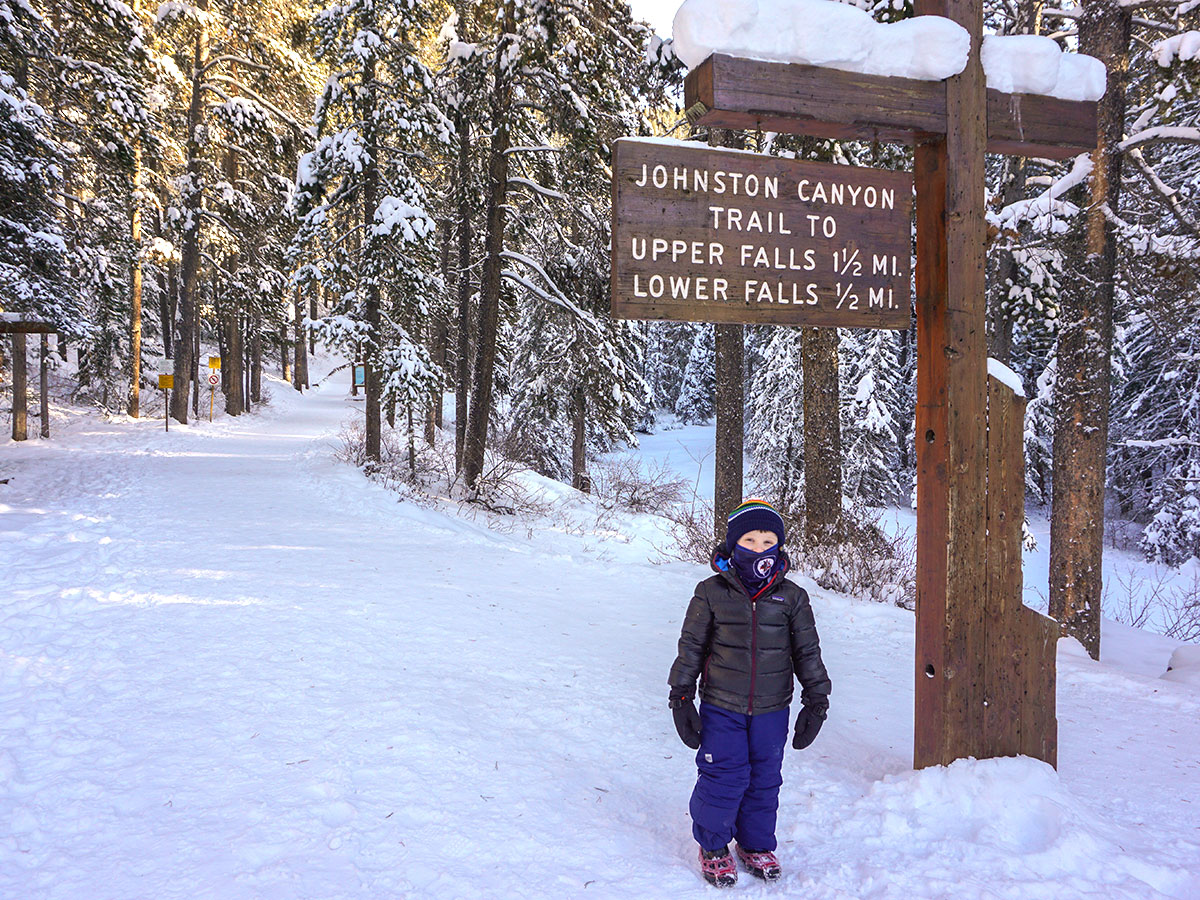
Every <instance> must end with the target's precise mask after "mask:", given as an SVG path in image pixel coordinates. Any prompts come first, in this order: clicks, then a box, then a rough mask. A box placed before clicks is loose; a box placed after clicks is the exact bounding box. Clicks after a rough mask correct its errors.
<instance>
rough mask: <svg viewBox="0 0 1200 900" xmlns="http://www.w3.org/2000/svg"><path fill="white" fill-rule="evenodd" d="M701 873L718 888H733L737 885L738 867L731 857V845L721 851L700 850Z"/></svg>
mask: <svg viewBox="0 0 1200 900" xmlns="http://www.w3.org/2000/svg"><path fill="white" fill-rule="evenodd" d="M700 871H701V872H702V873H703V874H704V880H705V881H707V882H708V883H709V884H712V885H716V886H717V887H733V886H734V885H735V884H737V866H736V865H735V864H734V862H733V857H732V856H730V855H729V845H728V844H726V845H725V846H724V847H722V848H721V849H720V850H705V849H704V848H703V847H701V848H700Z"/></svg>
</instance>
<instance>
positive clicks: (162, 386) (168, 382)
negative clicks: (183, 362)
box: [158, 375, 175, 391]
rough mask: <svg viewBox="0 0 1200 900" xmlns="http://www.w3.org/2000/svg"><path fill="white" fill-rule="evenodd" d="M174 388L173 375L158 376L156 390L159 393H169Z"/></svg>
mask: <svg viewBox="0 0 1200 900" xmlns="http://www.w3.org/2000/svg"><path fill="white" fill-rule="evenodd" d="M174 388H175V376H174V375H159V376H158V389H159V390H160V391H170V390H174Z"/></svg>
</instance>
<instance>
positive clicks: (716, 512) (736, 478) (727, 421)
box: [713, 325, 746, 541]
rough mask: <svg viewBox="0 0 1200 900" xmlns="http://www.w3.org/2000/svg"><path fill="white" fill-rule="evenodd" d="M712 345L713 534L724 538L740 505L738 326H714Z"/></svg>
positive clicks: (742, 423)
mask: <svg viewBox="0 0 1200 900" xmlns="http://www.w3.org/2000/svg"><path fill="white" fill-rule="evenodd" d="M713 328H714V333H715V342H716V357H717V359H716V394H717V396H716V419H717V439H716V451H715V453H714V454H713V467H714V470H715V472H714V477H715V484H714V491H713V533H714V537H715V539H716V540H718V541H720V540H722V539H723V538H724V537H725V526H726V523H727V521H728V519H729V514H730V513H731V512H733V510H734V509H735V508H736V507H737V505H738V504H739V503H741V502H742V468H743V461H742V442H743V438H744V436H745V409H746V400H745V388H744V384H745V379H744V378H743V377H742V369H743V366H744V356H745V344H744V343H743V329H742V326H741V325H714V326H713Z"/></svg>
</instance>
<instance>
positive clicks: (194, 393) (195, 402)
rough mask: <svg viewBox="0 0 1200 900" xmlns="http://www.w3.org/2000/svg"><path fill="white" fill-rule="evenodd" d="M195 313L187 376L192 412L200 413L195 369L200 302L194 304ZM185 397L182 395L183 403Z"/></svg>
mask: <svg viewBox="0 0 1200 900" xmlns="http://www.w3.org/2000/svg"><path fill="white" fill-rule="evenodd" d="M195 310H196V315H195V318H194V320H193V322H192V370H191V375H190V376H189V378H190V379H191V383H192V414H193V415H196V416H198V415H200V379H199V378H197V377H196V369H197V368H198V367H199V365H200V304H199V303H196V304H195ZM186 402H187V397H186V396H185V397H184V403H186Z"/></svg>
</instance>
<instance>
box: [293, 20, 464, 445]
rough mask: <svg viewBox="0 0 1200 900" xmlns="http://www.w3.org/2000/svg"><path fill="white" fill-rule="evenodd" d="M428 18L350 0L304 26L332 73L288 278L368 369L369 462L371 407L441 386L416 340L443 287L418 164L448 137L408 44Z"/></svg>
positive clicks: (304, 181) (376, 410) (417, 397)
mask: <svg viewBox="0 0 1200 900" xmlns="http://www.w3.org/2000/svg"><path fill="white" fill-rule="evenodd" d="M430 15H431V10H430V8H429V7H428V6H424V5H420V4H415V5H414V4H411V3H408V2H405V0H386V2H382V3H380V2H375V0H352V2H349V3H341V4H336V5H333V6H329V7H326V8H325V9H323V10H322V11H321V12H319V13H318V14H317V15H316V17H315V18H314V20H313V29H314V31H315V32H316V34H317V58H318V59H320V60H323V61H325V62H326V63H327V64H328V65H329V66H330V67H331V69H332V74H331V75H330V77H329V79H328V82H327V83H326V85H325V89H324V91H323V92H322V94H321V96H320V97H319V98H318V100H317V105H316V113H315V121H316V123H317V131H318V136H317V143H316V147H315V148H314V149H312V150H309V151H308V152H307V153H305V154H304V156H303V157H302V158H301V160H300V165H299V171H298V175H297V187H296V195H295V198H294V207H293V208H294V209H295V211H296V212H297V214H298V215H299V216H300V217H301V223H300V229H299V232H298V234H297V237H296V243H295V256H296V258H297V260H299V261H301V262H302V263H303V264H302V265H301V267H300V269H299V271H298V272H297V275H296V281H297V283H298V284H301V285H304V286H306V287H307V288H308V289H310V290H311V289H315V288H316V287H317V286H318V285H319V286H321V287H323V288H324V289H325V291H326V292H327V296H329V297H330V298H331V303H332V309H331V310H330V314H329V315H328V316H327V317H325V318H324V319H323V320H321V322H320V323H319V324H318V326H317V327H318V329H319V331H320V333H321V336H322V338H323V339H324V340H325V341H326V342H328V343H330V344H331V345H332V346H335V347H337V348H338V349H340V350H342V351H343V352H346V353H348V354H349V355H351V356H352V357H353V356H355V355H356V354H361V358H362V359H363V360H364V362H365V363H366V368H367V385H366V387H367V403H366V407H367V408H366V420H367V427H366V435H367V456H368V458H369V459H371V460H375V461H378V460H379V454H380V413H381V405H382V404H383V403H385V402H396V403H403V404H413V403H417V402H419V401H421V400H422V399H425V398H428V397H429V395H430V394H431V393H432V392H433V391H436V390H440V384H441V373H440V372H439V371H438V369H437V367H436V365H435V364H434V362H433V360H432V359H431V358H430V356H429V353H428V351H427V349H426V348H425V347H424V346H423V345H422V343H421V341H420V327H421V320H422V318H423V316H424V315H425V311H426V308H427V304H428V303H429V302H431V300H433V299H434V298H436V297H437V296H438V295H440V293H441V291H442V284H441V281H440V276H439V275H438V274H437V265H436V259H435V247H434V222H433V219H432V218H431V217H430V215H429V212H428V207H429V202H428V198H427V194H426V189H425V182H426V180H425V178H424V177H423V173H422V172H421V171H420V169H419V161H420V160H421V158H422V155H423V153H424V151H425V150H426V149H427V148H429V147H430V146H432V145H435V144H439V145H440V144H444V143H445V142H446V141H447V140H448V139H449V137H450V135H451V134H452V132H453V126H452V125H451V123H450V121H449V120H448V119H447V118H446V116H445V115H444V114H443V112H442V110H441V109H439V108H438V106H437V105H436V104H435V103H434V102H433V101H434V95H433V90H432V88H433V78H432V75H431V73H430V71H429V70H428V69H427V68H426V66H425V65H424V63H423V62H422V61H421V59H420V54H419V47H418V45H417V43H416V39H417V37H418V36H419V35H421V34H422V32H423V30H425V29H428V28H429V27H430V26H431V24H432V22H431V21H430Z"/></svg>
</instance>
